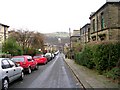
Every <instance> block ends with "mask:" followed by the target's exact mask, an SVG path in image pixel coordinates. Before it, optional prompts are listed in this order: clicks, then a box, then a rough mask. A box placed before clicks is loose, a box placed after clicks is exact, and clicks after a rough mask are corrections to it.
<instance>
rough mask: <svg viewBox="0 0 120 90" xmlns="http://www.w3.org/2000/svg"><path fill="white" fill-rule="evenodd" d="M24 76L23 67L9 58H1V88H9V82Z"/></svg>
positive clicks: (5, 89)
mask: <svg viewBox="0 0 120 90" xmlns="http://www.w3.org/2000/svg"><path fill="white" fill-rule="evenodd" d="M23 77H24V73H23V68H22V67H20V66H18V65H17V64H15V63H14V62H13V61H11V60H10V59H8V58H0V90H1V89H2V90H7V89H8V86H9V83H11V82H12V81H14V80H16V79H20V80H22V79H23Z"/></svg>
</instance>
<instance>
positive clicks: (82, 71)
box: [64, 58, 120, 90]
mask: <svg viewBox="0 0 120 90" xmlns="http://www.w3.org/2000/svg"><path fill="white" fill-rule="evenodd" d="M64 60H65V62H66V63H67V65H68V66H69V67H70V69H71V70H72V72H73V73H74V75H75V76H76V78H77V79H78V81H79V82H80V83H81V85H83V87H84V88H85V89H87V88H91V89H94V88H104V89H105V88H107V89H108V88H110V89H111V88H117V90H120V87H119V85H118V83H116V82H113V81H112V80H110V79H108V78H106V77H105V76H103V75H99V74H98V73H97V72H95V70H91V69H88V68H86V67H84V66H81V65H78V64H76V63H75V62H74V60H71V59H67V58H65V59H64Z"/></svg>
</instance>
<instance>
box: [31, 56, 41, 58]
mask: <svg viewBox="0 0 120 90" xmlns="http://www.w3.org/2000/svg"><path fill="white" fill-rule="evenodd" d="M41 57H42V56H34V57H33V58H41Z"/></svg>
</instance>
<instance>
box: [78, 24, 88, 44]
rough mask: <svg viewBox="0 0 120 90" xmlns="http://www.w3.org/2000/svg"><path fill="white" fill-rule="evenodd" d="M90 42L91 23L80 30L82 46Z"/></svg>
mask: <svg viewBox="0 0 120 90" xmlns="http://www.w3.org/2000/svg"><path fill="white" fill-rule="evenodd" d="M89 41H90V23H87V24H85V25H84V26H83V27H82V28H81V29H80V42H81V43H82V44H85V43H88V42H89Z"/></svg>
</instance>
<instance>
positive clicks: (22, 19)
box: [0, 0, 106, 33]
mask: <svg viewBox="0 0 120 90" xmlns="http://www.w3.org/2000/svg"><path fill="white" fill-rule="evenodd" d="M105 2H106V0H0V23H3V24H7V25H9V26H10V29H11V28H16V29H19V28H23V29H26V28H27V29H29V30H32V31H34V30H35V31H38V32H41V33H50V32H63V31H64V32H68V31H69V27H70V28H71V30H74V29H80V27H82V26H83V25H85V24H86V23H89V22H90V21H89V16H90V14H91V12H94V11H96V10H98V9H99V8H100V7H101V6H102V5H103V4H105Z"/></svg>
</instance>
